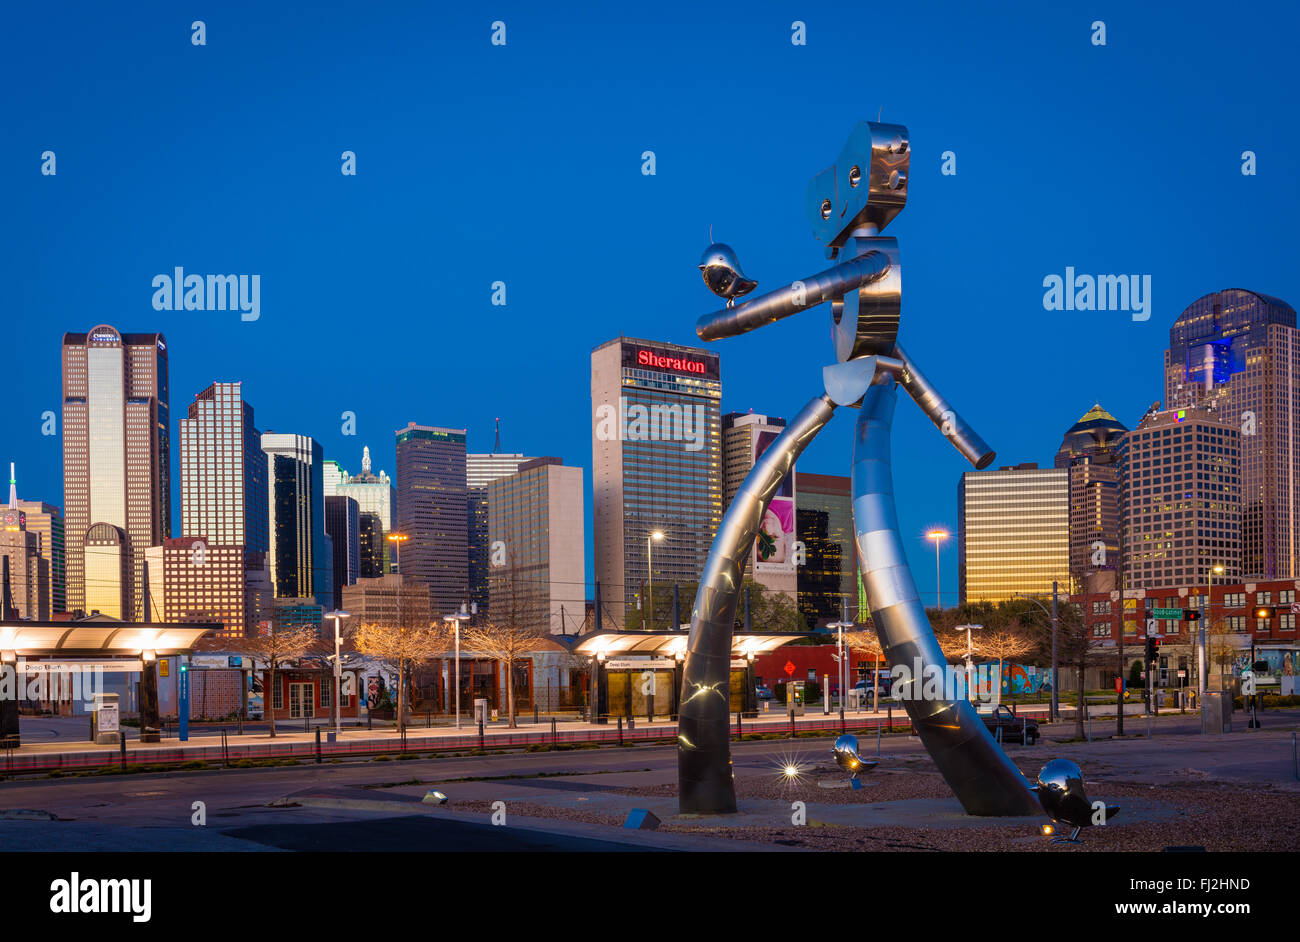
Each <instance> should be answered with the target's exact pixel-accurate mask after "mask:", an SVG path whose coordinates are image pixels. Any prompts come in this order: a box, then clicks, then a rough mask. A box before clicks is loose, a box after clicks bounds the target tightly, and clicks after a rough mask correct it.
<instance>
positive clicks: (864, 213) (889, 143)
mask: <svg viewBox="0 0 1300 942" xmlns="http://www.w3.org/2000/svg"><path fill="white" fill-rule="evenodd" d="M910 155H911V147H910V145H909V143H908V137H907V128H905V127H904V126H903V125H901V124H878V123H876V122H874V121H861V122H859V123H858V125H857V127H855V128H854V129H853V133H851V134H850V135H849V139H848V140H847V141H846V142H845V143H844V148H843V149H842V150H841V151H840V156H839V157H838V158H837V159H836V161H835V163H833V164H831V166H829V167H827V168H826V169H825V170H823V171H822V172H821V173H819V174H817V176H815V177H813V178H812V180H810V181H809V182H808V189H807V192H806V193H805V196H804V208H805V210H806V211H807V213H808V221H809V222H810V223H812V227H813V235H815V236H816V237H817V239H818V241H820V242H824V243H826V245H827V253H826V254H827V255H829V256H830V257H831V258H834V257H835V256H836V255H837V254H838V253H839V250H840V248H841V247H842V246H843V245H844V243H845V242H846V241H847V240H848V238H849V237H850V236H851V235H852V234H853V232H854V230H857V229H860V228H862V227H863V226H868V225H870V226H875V227H876V231H877V232H882V231H884V228H885V226H887V225H889V223H890V221H891V220H892V219H893V218H894V217H895V216H897V215H898V214H899V213H900V212H902V210H903V207H904V206H906V205H907V172H908V165H909V162H910Z"/></svg>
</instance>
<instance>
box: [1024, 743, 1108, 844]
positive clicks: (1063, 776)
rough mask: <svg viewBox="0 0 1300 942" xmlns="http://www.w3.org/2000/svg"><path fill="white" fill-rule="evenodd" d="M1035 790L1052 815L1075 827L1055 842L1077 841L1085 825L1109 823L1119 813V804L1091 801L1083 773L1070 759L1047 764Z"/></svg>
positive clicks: (1053, 817)
mask: <svg viewBox="0 0 1300 942" xmlns="http://www.w3.org/2000/svg"><path fill="white" fill-rule="evenodd" d="M1034 791H1035V792H1037V794H1038V803H1039V804H1041V805H1042V806H1043V810H1044V811H1046V812H1047V816H1048V817H1049V818H1051V819H1052V820H1053V821H1055V822H1057V823H1058V824H1060V823H1062V822H1064V823H1065V824H1069V825H1072V826H1073V827H1074V831H1073V832H1071V834H1070V836H1069V837H1058V838H1056V839H1055V840H1054V841H1053V842H1052V843H1054V844H1077V843H1079V831H1081V830H1082V829H1083V828H1086V827H1088V826H1089V825H1093V824H1105V823H1106V822H1108V821H1110V819H1111V818H1113V817H1115V816H1116V815H1117V814H1119V806H1118V805H1107V804H1104V803H1103V802H1100V801H1098V802H1091V801H1089V800H1088V796H1087V795H1086V794H1085V793H1084V790H1083V772H1081V771H1080V770H1079V767H1078V766H1077V765H1076V764H1075V763H1073V762H1071V761H1070V760H1069V759H1053V760H1052V761H1051V762H1049V763H1047V765H1045V766H1043V770H1042V771H1041V772H1039V773H1038V784H1037V785H1035V786H1034Z"/></svg>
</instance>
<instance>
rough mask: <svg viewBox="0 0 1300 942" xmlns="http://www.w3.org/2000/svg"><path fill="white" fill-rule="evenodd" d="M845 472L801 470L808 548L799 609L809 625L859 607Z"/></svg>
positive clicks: (801, 529) (801, 522)
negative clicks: (813, 472) (809, 471)
mask: <svg viewBox="0 0 1300 942" xmlns="http://www.w3.org/2000/svg"><path fill="white" fill-rule="evenodd" d="M849 487H850V483H849V479H848V477H846V476H843V475H833V474H809V473H807V472H803V471H801V472H799V508H798V511H797V516H798V535H799V542H800V543H802V544H803V546H804V551H805V553H806V554H807V557H806V560H805V562H804V564H803V565H802V566H800V567H799V569H798V586H799V611H800V613H801V614H802V615H803V617H804V620H805V621H806V622H807V624H808V628H809V629H810V630H811V629H813V628H816V627H817V626H819V625H824V624H826V623H828V622H832V621H838V620H839V619H840V617H841V616H842V615H843V614H844V609H845V606H846V605H847V608H848V614H849V617H850V618H853V617H855V615H856V613H857V608H858V605H857V574H858V569H857V566H858V564H857V556H856V555H855V554H856V547H855V541H854V534H853V498H852V496H851V492H850V489H849Z"/></svg>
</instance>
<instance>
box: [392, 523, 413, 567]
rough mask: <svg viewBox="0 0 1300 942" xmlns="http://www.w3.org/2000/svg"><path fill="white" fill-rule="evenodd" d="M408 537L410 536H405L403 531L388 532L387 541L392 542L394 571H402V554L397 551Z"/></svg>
mask: <svg viewBox="0 0 1300 942" xmlns="http://www.w3.org/2000/svg"><path fill="white" fill-rule="evenodd" d="M409 539H410V537H409V536H407V535H406V534H405V533H398V532H397V531H396V530H394V531H393V532H392V533H390V534H388V542H389V543H392V544H393V571H394V572H399V573H400V572H401V571H402V556H401V553H400V552H399V548H400V547H401V545H402V544H403V543H405V542H406V541H407V540H409Z"/></svg>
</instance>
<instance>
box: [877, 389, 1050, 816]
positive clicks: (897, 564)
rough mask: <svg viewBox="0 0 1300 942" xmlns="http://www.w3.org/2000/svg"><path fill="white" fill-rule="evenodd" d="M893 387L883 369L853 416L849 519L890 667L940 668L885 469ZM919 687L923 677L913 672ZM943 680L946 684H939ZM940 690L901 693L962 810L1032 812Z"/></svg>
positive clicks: (967, 713)
mask: <svg viewBox="0 0 1300 942" xmlns="http://www.w3.org/2000/svg"><path fill="white" fill-rule="evenodd" d="M896 402H897V392H896V390H895V383H894V380H893V378H892V377H890V376H888V375H881V376H879V377H878V380H877V383H876V384H875V385H873V386H872V387H871V388H870V389H869V390H867V394H866V397H865V398H864V399H863V400H862V411H861V413H860V414H859V416H858V424H857V434H856V437H855V441H854V448H853V474H852V494H853V525H854V530H855V532H856V537H857V546H858V561H859V565H860V567H861V569H862V585H863V588H864V590H865V592H866V596H867V603H868V604H869V605H870V607H871V615H872V618H873V619H874V620H875V624H876V632H877V634H878V635H879V637H880V644H881V647H882V649H883V651H884V655H885V660H886V661H887V662H888V664H889V667H890V670H891V672H893V671H895V669H896V668H897V667H899V666H900V665H902V666H903V667H904V668H905V669H906V670H907V671H908V672H909V673H911V672H915V671H916V669H917V665H919V666H920V671H921V676H925V674H926V672H928V671H935V670H940V671H943V670H945V669H946V667H947V664H948V659H947V658H946V657H944V655H943V652H942V651H941V650H940V648H939V642H938V641H937V640H936V639H935V636H934V632H933V631H932V630H931V629H930V623H929V621H928V620H927V619H926V616H925V609H924V608H923V607H922V605H921V601H920V596H919V594H918V593H917V590H916V584H915V582H913V580H912V572H911V570H910V569H909V568H908V565H907V558H906V556H905V554H904V552H903V544H902V540H901V538H900V536H899V531H898V516H897V511H896V509H895V506H894V485H893V472H892V470H891V468H890V441H889V437H890V426H891V423H892V420H893V415H894V405H895V403H896ZM912 679H913V680H914V681H915V682H916V683H917V684H918V685H919V683H920V680H921V677H913V678H912ZM945 686H946V685H945ZM950 693H951V691H950V690H945V691H941V692H940V693H939V695H937V696H932V697H926V696H904V699H903V705H904V707H905V708H906V710H907V713H908V716H910V717H911V719H912V725H913V727H914V728H915V729H916V732H917V735H918V736H920V738H921V742H922V743H923V744H924V745H925V748H926V750H927V751H928V752H929V753H930V756H931V757H932V758H933V759H934V763H935V765H936V766H937V767H938V769H939V771H940V773H941V774H942V775H943V777H944V780H945V781H946V782H947V783H948V786H949V787H950V788H951V789H952V790H953V793H954V794H956V796H957V799H958V800H959V801H960V802H961V803H962V807H963V808H965V809H966V811H967V813H969V814H975V815H1030V814H1035V813H1036V812H1037V811H1038V803H1037V802H1036V801H1035V800H1034V795H1033V793H1032V792H1031V791H1030V786H1029V782H1028V781H1027V780H1026V779H1025V777H1024V776H1023V775H1021V774H1020V771H1019V770H1018V769H1017V768H1016V767H1015V766H1014V765H1013V764H1012V763H1011V761H1010V760H1009V759H1008V758H1007V756H1006V753H1004V752H1003V751H1002V749H1001V748H1000V747H999V746H998V744H997V743H996V742H994V741H993V737H992V736H990V735H989V732H988V730H987V729H986V728H985V726H984V721H983V720H981V719H980V717H979V715H978V714H977V713H976V712H975V707H974V705H972V704H971V702H970V701H969V700H965V699H960V700H959V699H949V698H948V695H949V694H950Z"/></svg>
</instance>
